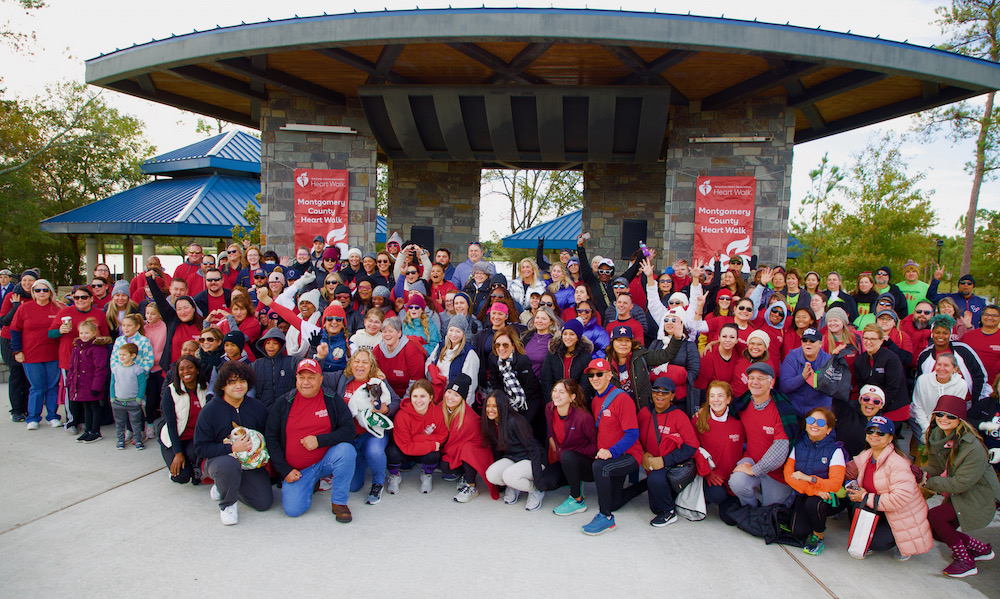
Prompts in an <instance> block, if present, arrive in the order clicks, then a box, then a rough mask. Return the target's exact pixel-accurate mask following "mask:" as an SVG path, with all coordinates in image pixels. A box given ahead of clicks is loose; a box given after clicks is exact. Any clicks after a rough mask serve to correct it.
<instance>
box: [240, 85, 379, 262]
mask: <svg viewBox="0 0 1000 599" xmlns="http://www.w3.org/2000/svg"><path fill="white" fill-rule="evenodd" d="M269 95H270V97H269V99H268V101H267V102H265V103H264V104H263V105H262V106H261V117H260V130H261V165H260V167H261V173H260V184H261V202H260V204H261V206H260V220H261V245H264V246H266V247H267V248H268V249H273V250H274V251H276V252H277V253H278V255H279V256H294V255H295V225H294V215H295V206H294V203H293V197H292V191H293V184H294V183H293V181H292V178H293V172H294V169H297V168H315V169H347V170H348V171H349V172H350V175H349V176H350V179H349V184H350V191H349V192H348V193H349V196H348V197H349V200H348V220H349V224H348V231H347V233H348V241H349V243H350V245H351V246H352V247H354V246H357V247H360V248H362V250H363V251H374V249H375V216H376V212H375V186H376V176H375V168H376V151H377V144H376V142H375V137H374V136H373V135H372V133H371V130H370V129H369V127H368V121H367V119H366V118H365V114H364V111H363V110H362V109H361V105H360V104H359V103H358V101H357V100H356V99H349V100H348V105H347V106H346V107H342V106H331V105H329V104H324V103H321V102H318V101H316V100H312V99H309V98H303V97H299V96H293V95H291V94H288V93H286V92H280V91H271V92H270V94H269ZM289 123H294V124H312V125H341V126H346V127H351V128H352V129H354V130H356V131H357V132H358V133H357V134H356V135H355V134H345V133H304V132H298V131H282V130H281V127H282V126H284V125H287V124H289Z"/></svg>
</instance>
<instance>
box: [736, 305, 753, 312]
mask: <svg viewBox="0 0 1000 599" xmlns="http://www.w3.org/2000/svg"><path fill="white" fill-rule="evenodd" d="M736 309H737V310H739V311H740V312H753V308H750V307H749V306H736Z"/></svg>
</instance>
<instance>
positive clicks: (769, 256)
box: [664, 98, 795, 265]
mask: <svg viewBox="0 0 1000 599" xmlns="http://www.w3.org/2000/svg"><path fill="white" fill-rule="evenodd" d="M692 104H693V106H692V107H691V109H689V108H688V107H676V108H675V109H674V110H673V111H672V115H671V129H670V132H669V134H668V135H669V137H668V147H669V149H668V151H667V165H666V166H667V170H666V175H667V185H666V208H667V224H666V235H665V239H664V241H665V244H666V247H667V249H668V251H667V261H666V262H665V263H666V264H670V263H671V262H673V261H674V260H675V259H677V258H686V259H688V260H690V259H691V253H692V251H693V247H694V210H695V185H696V181H697V178H698V177H699V176H714V177H722V176H753V177H756V178H757V201H756V209H755V212H754V235H753V236H754V243H753V248H752V251H753V253H755V254H757V255H758V257H759V259H760V262H761V263H763V264H768V265H774V264H779V263H781V264H784V262H785V259H786V256H787V254H788V211H789V205H790V203H791V181H792V147H793V145H794V139H795V138H794V136H795V111H794V110H793V109H791V108H787V107H786V106H785V104H784V99H782V98H762V99H759V100H754V101H751V102H749V103H746V104H741V105H739V106H736V107H731V108H726V109H724V110H712V111H708V110H706V111H699V110H697V108H698V106H697V103H692ZM722 135H726V136H734V135H738V136H750V135H754V136H767V135H770V136H773V139H772V140H771V141H770V142H761V143H695V144H692V143H689V142H688V138H689V137H699V136H722Z"/></svg>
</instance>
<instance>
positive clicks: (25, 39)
mask: <svg viewBox="0 0 1000 599" xmlns="http://www.w3.org/2000/svg"><path fill="white" fill-rule="evenodd" d="M0 2H3V3H13V4H16V5H17V6H18V7H20V8H21V10H23V11H24V12H25V13H29V12H31V11H32V10H35V9H39V8H44V7H45V0H0ZM33 41H35V32H33V31H32V32H31V33H24V32H22V31H15V30H14V29H12V28H11V26H10V21H7V22H5V23H0V44H6V45H7V46H8V47H10V48H11V49H12V50H14V51H15V52H21V51H25V50H26V48H27V45H28V43H29V42H33Z"/></svg>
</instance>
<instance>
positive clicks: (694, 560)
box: [0, 385, 1000, 599]
mask: <svg viewBox="0 0 1000 599" xmlns="http://www.w3.org/2000/svg"><path fill="white" fill-rule="evenodd" d="M0 397H3V398H6V397H7V386H6V385H0ZM5 420H6V419H5ZM103 430H104V434H105V438H104V440H102V441H100V442H98V443H95V444H92V445H83V444H78V443H75V442H74V439H75V437H74V436H70V435H67V434H66V433H65V432H63V430H62V429H52V428H49V427H44V426H43V427H42V428H40V429H39V430H37V431H31V432H29V431H26V430H25V428H24V425H23V424H14V423H11V422H9V420H8V421H5V422H0V447H2V451H3V460H2V461H0V480H2V481H3V484H2V486H0V505H2V509H0V575H2V579H3V586H2V589H3V590H2V593H0V595H2V596H4V597H46V598H49V597H112V596H113V597H125V596H142V597H173V598H176V597H234V598H235V597H240V598H243V597H246V598H250V597H349V596H355V595H362V596H365V597H469V596H488V597H513V596H521V597H623V598H624V597H664V596H671V597H718V598H723V597H725V598H731V597H764V596H767V597H768V598H769V599H777V598H779V597H794V598H796V599H803V598H811V597H818V598H822V597H843V598H854V597H879V598H880V599H885V597H888V596H895V597H907V598H909V599H918V598H922V597H927V598H935V599H939V598H946V597H962V598H966V599H972V598H974V597H997V596H1000V560H998V561H996V562H987V563H982V564H981V568H980V574H979V575H978V576H974V577H972V578H967V579H963V580H951V579H947V578H945V576H944V575H943V574H941V569H942V568H944V567H945V566H946V565H947V564H948V561H946V558H947V557H948V556H947V555H946V552H947V549H946V548H944V547H943V546H942V545H941V544H940V543H938V544H937V545H936V546H935V548H934V550H932V551H931V552H930V553H929V554H926V555H920V556H916V557H914V558H912V559H910V561H908V562H906V563H898V562H896V561H895V560H893V559H892V557H891V555H889V554H888V553H885V554H877V555H873V556H871V557H869V558H868V559H866V560H864V561H861V562H858V561H855V560H853V559H851V558H850V557H848V555H847V551H846V545H847V528H848V526H849V523H848V522H847V520H846V519H842V520H839V521H831V524H830V528H829V531H828V533H827V543H826V550H825V551H824V552H823V554H822V555H820V556H818V557H813V556H810V555H806V554H804V553H802V550H801V549H796V548H791V547H789V548H784V547H781V546H778V545H771V546H766V545H764V542H763V541H762V540H760V539H756V538H754V537H751V536H749V535H747V534H745V533H743V532H741V531H739V530H737V529H735V528H730V527H728V526H726V525H725V524H723V523H722V522H721V521H719V519H718V516H717V514H716V512H715V511H714V509H712V510H711V511H710V514H709V517H708V518H707V519H706V520H705V521H703V522H688V521H686V520H683V519H681V520H680V521H679V522H677V523H676V524H673V525H671V526H668V527H666V528H653V527H651V526H650V525H649V519H650V518H651V517H652V514H651V513H650V511H649V508H648V506H647V503H646V497H645V496H644V495H643V496H642V497H640V498H638V499H636V500H634V501H633V502H632V503H630V504H629V505H628V506H626V507H625V508H623V509H622V510H621V511H620V512H618V513H617V514H616V521H617V530H615V531H614V532H611V533H608V534H605V535H603V536H600V537H595V538H591V537H586V536H584V535H583V534H582V533H581V532H580V526H581V525H583V524H585V523H587V522H589V521H590V518H591V517H592V516H593V514H594V511H595V509H596V494H595V493H594V491H593V485H591V484H588V485H586V486H585V488H584V492H585V494H589V496H590V497H592V498H593V499H592V503H593V505H592V506H591V507H590V509H588V511H587V512H586V513H584V514H580V515H576V516H572V517H568V518H560V517H557V516H555V515H553V514H552V511H551V510H552V508H553V507H554V506H556V505H558V503H559V501H561V500H562V499H563V494H562V493H550V494H549V496H547V497H546V498H545V503H544V505H543V507H542V509H541V510H540V511H537V512H526V511H525V510H524V496H523V495H522V498H521V501H520V502H519V503H518V505H516V506H508V505H504V504H503V503H501V502H494V501H491V500H490V499H489V497H488V495H484V496H480V497H478V498H476V499H474V500H473V501H472V502H471V503H469V504H466V505H460V504H457V503H455V502H453V501H452V500H451V497H452V496H453V495H454V493H455V486H454V483H448V482H444V481H442V480H441V478H440V475H435V479H434V491H433V492H432V493H431V494H429V495H421V494H420V493H418V491H417V486H418V478H419V477H418V476H417V472H416V471H412V472H410V473H404V477H403V486H402V488H401V491H400V493H399V494H398V495H395V496H391V495H388V494H387V495H385V497H384V498H383V500H382V502H381V503H380V504H379V505H377V506H367V505H364V504H363V501H364V496H363V494H362V493H355V494H352V496H351V504H350V507H351V509H352V510H353V512H354V522H353V523H351V524H347V525H344V524H338V523H336V522H335V521H334V519H333V515H332V514H331V513H330V508H329V493H318V494H316V495H315V496H314V504H313V507H312V509H311V510H310V511H309V512H307V513H306V514H305V515H304V516H302V517H300V518H297V519H292V518H288V517H287V516H285V515H284V513H283V512H282V510H281V506H280V498H279V497H278V495H277V492H276V495H275V498H276V503H275V506H274V507H272V508H271V510H270V511H268V512H265V513H257V512H254V511H252V510H251V509H249V508H247V507H245V506H242V505H241V508H240V522H239V524H238V525H236V526H232V527H225V526H223V525H222V524H221V523H220V521H219V510H218V508H217V507H216V505H215V504H214V503H213V502H212V501H211V500H210V499H209V497H208V487H206V486H199V487H193V486H191V485H177V484H173V483H171V482H170V480H169V478H168V475H167V471H166V468H165V467H164V465H163V461H162V459H161V458H160V453H159V448H158V447H157V446H156V445H155V444H152V443H151V444H149V445H148V447H149V449H147V450H146V451H136V450H135V449H134V448H132V447H131V446H130V447H129V449H128V450H126V451H117V450H115V446H114V445H115V444H114V440H113V436H114V427H112V426H107V427H104V429H103ZM366 490H367V487H366ZM980 536H981V537H982V538H984V539H986V540H988V541H991V542H993V543H994V545H997V544H998V543H1000V527H998V526H997V524H996V523H994V526H993V527H991V528H989V529H988V530H987V531H985V532H984V533H983V534H982V535H980Z"/></svg>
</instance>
